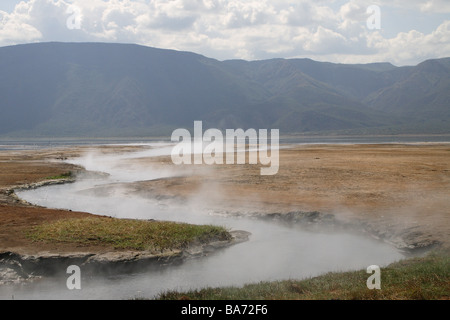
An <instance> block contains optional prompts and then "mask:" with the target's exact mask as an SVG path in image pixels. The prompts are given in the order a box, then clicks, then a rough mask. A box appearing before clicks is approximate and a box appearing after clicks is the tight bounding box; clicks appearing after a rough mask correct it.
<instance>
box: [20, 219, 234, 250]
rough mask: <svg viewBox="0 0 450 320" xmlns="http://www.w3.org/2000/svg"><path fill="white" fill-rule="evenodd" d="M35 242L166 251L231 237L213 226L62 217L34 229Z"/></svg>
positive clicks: (31, 232)
mask: <svg viewBox="0 0 450 320" xmlns="http://www.w3.org/2000/svg"><path fill="white" fill-rule="evenodd" d="M27 236H28V237H29V238H30V239H32V240H33V241H43V242H64V243H73V244H77V245H86V246H88V245H98V244H106V245H112V246H113V247H114V248H116V249H132V250H148V251H163V250H174V249H181V248H184V247H185V246H187V245H188V244H190V243H192V242H195V241H199V242H207V241H210V240H216V239H217V240H227V239H230V234H229V233H228V231H227V230H226V229H224V228H222V227H217V226H211V225H201V226H199V225H191V224H185V223H175V222H164V221H144V220H131V219H114V218H105V217H99V218H81V219H63V220H59V221H56V222H51V223H44V224H41V225H38V226H36V227H34V228H32V229H31V230H30V231H29V233H28V234H27Z"/></svg>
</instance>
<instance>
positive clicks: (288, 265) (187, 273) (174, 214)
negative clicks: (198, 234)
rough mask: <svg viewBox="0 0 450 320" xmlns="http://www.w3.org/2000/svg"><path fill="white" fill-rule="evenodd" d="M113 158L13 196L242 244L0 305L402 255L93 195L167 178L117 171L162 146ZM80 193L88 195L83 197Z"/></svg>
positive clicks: (34, 287)
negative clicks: (214, 228)
mask: <svg viewBox="0 0 450 320" xmlns="http://www.w3.org/2000/svg"><path fill="white" fill-rule="evenodd" d="M151 147H152V148H151V149H149V150H146V151H140V152H135V153H125V154H117V155H108V156H106V155H102V156H96V155H91V156H86V157H83V158H80V159H74V160H71V161H70V162H71V163H75V164H79V165H82V166H84V167H85V168H86V169H87V170H92V171H102V172H106V173H108V174H109V176H108V177H106V176H105V177H97V178H95V179H92V178H84V179H83V178H80V179H78V180H77V181H76V182H75V183H72V184H65V185H54V186H47V187H42V188H39V189H35V190H27V191H20V192H17V194H18V196H19V197H21V198H22V199H24V200H26V201H28V202H31V203H34V204H37V205H41V206H45V207H49V208H64V209H71V210H73V211H84V212H90V213H93V214H101V215H109V216H113V217H117V218H137V219H157V220H171V221H180V222H188V223H196V224H217V225H223V226H226V227H227V228H229V229H232V230H246V231H249V232H251V234H252V235H251V236H250V239H249V241H247V242H244V243H240V244H237V245H234V246H231V247H228V248H225V249H223V250H219V251H217V252H215V253H213V254H211V255H209V256H206V257H201V258H198V259H191V260H187V261H185V262H184V263H182V264H179V265H171V266H167V267H165V268H163V269H160V270H149V271H143V272H140V273H135V274H124V275H120V276H104V277H102V276H100V277H95V278H89V279H86V278H82V289H81V290H68V289H67V287H66V279H65V278H64V279H60V278H45V279H41V280H38V281H35V282H32V283H29V284H22V285H5V286H2V287H0V298H1V299H11V298H14V299H129V298H136V297H146V298H152V297H154V296H155V295H157V294H159V293H161V292H163V291H167V290H187V289H198V288H202V287H206V286H210V287H211V286H213V287H214V286H229V285H233V286H242V285H243V284H246V283H254V282H259V281H270V280H285V279H299V278H305V277H311V276H317V275H320V274H323V273H326V272H330V271H345V270H354V269H365V268H367V267H368V266H370V265H373V264H375V265H379V266H380V267H382V266H385V265H387V264H389V263H391V262H393V261H397V260H399V259H401V258H402V257H403V256H402V255H401V254H400V253H399V252H398V251H397V250H396V249H394V248H392V247H391V246H389V245H387V244H383V243H380V242H378V241H375V240H373V239H368V238H365V237H359V236H355V235H351V234H342V233H341V234H340V233H312V232H306V231H303V230H299V229H298V228H294V227H288V226H285V225H281V224H277V223H274V222H266V221H261V220H254V219H250V218H243V217H227V216H226V215H220V214H217V212H208V211H207V210H196V209H194V208H191V207H183V206H180V205H177V204H175V203H173V204H171V203H170V202H169V204H168V202H167V201H164V202H161V201H158V200H155V199H149V198H144V197H141V196H138V195H133V194H128V193H124V192H123V191H122V190H121V189H120V188H118V189H117V190H114V188H113V189H112V190H113V191H112V192H109V193H107V194H102V195H101V196H99V195H95V194H93V193H92V192H90V190H91V189H92V188H94V187H96V186H99V185H110V184H112V183H124V182H134V181H144V180H152V179H158V178H164V177H170V176H173V175H174V173H173V172H170V171H161V170H156V169H153V168H151V167H149V168H146V169H145V170H143V168H135V167H132V166H127V165H124V163H125V162H126V161H127V160H129V159H131V158H140V157H152V156H159V155H165V154H169V153H168V152H170V150H171V148H170V146H168V145H167V144H152V145H151ZM86 190H88V191H86Z"/></svg>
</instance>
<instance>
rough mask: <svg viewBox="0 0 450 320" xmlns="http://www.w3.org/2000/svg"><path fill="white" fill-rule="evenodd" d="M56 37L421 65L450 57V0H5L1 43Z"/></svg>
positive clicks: (237, 54)
mask: <svg viewBox="0 0 450 320" xmlns="http://www.w3.org/2000/svg"><path fill="white" fill-rule="evenodd" d="M378 9H379V15H378V11H377V10H378ZM47 41H63V42H80V41H83V42H85V41H88V42H120V43H137V44H142V45H146V46H152V47H158V48H167V49H176V50H183V51H192V52H196V53H200V54H203V55H205V56H208V57H211V58H216V59H219V60H227V59H236V58H238V59H246V60H258V59H267V58H295V57H301V58H304V57H308V58H311V59H315V60H319V61H330V62H340V63H368V62H379V61H388V62H391V63H393V64H395V65H399V66H400V65H415V64H417V63H419V62H421V61H423V60H426V59H432V58H441V57H450V0H422V1H420V0H409V1H403V0H389V1H387V0H380V1H366V0H359V1H348V0H345V1H344V0H334V1H320V0H319V1H313V0H295V1H293V0H292V1H290V0H270V1H269V0H109V1H108V0H72V1H70V0H27V1H18V0H1V1H0V46H7V45H14V44H21V43H31V42H47Z"/></svg>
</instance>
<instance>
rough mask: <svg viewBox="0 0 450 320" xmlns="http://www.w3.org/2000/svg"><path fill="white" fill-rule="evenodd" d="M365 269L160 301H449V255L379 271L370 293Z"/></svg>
mask: <svg viewBox="0 0 450 320" xmlns="http://www.w3.org/2000/svg"><path fill="white" fill-rule="evenodd" d="M369 276H370V274H368V273H366V270H360V271H353V272H342V273H328V274H325V275H322V276H318V277H314V278H310V279H305V280H286V281H275V282H261V283H256V284H248V285H245V286H244V287H241V288H238V287H224V288H205V289H202V290H194V291H186V292H176V291H168V292H165V293H163V294H161V295H159V296H158V297H157V299H160V300H179V299H181V300H189V299H191V300H274V299H275V300H292V299H299V300H330V299H337V300H437V299H449V298H450V255H449V254H448V253H443V252H435V253H432V254H429V255H428V256H426V257H423V258H412V259H407V260H402V261H400V262H397V263H393V264H391V265H389V266H387V267H385V268H381V289H380V290H376V289H374V290H370V289H368V288H367V285H366V282H367V279H368V277H369Z"/></svg>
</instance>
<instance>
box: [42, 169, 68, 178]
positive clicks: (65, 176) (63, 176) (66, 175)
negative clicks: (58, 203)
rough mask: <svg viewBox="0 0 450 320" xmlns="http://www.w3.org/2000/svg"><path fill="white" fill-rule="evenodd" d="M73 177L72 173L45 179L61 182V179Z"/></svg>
mask: <svg viewBox="0 0 450 320" xmlns="http://www.w3.org/2000/svg"><path fill="white" fill-rule="evenodd" d="M71 177H72V172H70V171H69V172H64V173H62V174H60V175H57V176H51V177H47V178H45V179H46V180H60V179H68V178H71Z"/></svg>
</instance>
